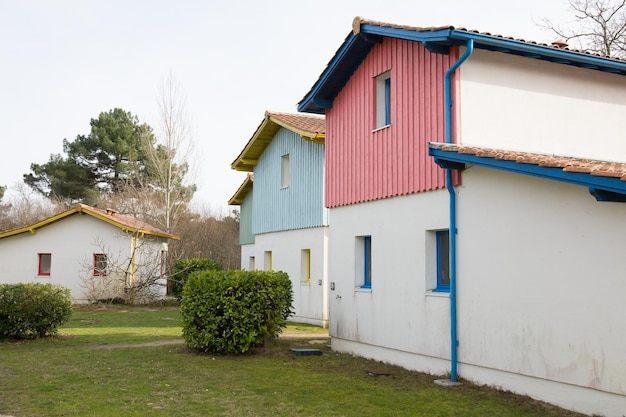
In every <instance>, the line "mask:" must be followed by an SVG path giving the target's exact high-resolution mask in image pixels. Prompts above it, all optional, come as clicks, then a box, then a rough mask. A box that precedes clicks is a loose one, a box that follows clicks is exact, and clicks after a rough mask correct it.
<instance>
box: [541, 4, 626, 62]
mask: <svg viewBox="0 0 626 417" xmlns="http://www.w3.org/2000/svg"><path fill="white" fill-rule="evenodd" d="M569 9H570V10H571V12H572V14H573V15H574V21H573V22H572V23H571V24H570V25H567V27H565V28H564V27H562V26H561V25H558V24H555V23H554V22H553V21H552V20H550V19H548V18H543V19H541V21H540V22H539V23H538V25H539V26H541V27H544V28H546V29H549V30H550V31H552V32H553V33H554V34H555V35H557V36H558V37H560V38H561V39H563V40H564V41H565V42H566V43H569V44H571V43H574V45H571V46H573V47H575V48H577V49H580V50H583V51H586V52H589V53H593V54H599V55H605V56H612V57H616V58H625V57H626V0H619V1H615V0H569Z"/></svg>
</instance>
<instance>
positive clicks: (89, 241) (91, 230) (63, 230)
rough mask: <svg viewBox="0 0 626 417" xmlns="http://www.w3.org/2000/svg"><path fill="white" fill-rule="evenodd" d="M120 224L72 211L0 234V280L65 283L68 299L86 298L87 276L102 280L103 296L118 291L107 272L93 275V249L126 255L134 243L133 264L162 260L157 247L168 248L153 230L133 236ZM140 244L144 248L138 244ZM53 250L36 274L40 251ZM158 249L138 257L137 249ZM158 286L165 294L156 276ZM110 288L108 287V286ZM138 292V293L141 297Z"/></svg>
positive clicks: (112, 257) (109, 255)
mask: <svg viewBox="0 0 626 417" xmlns="http://www.w3.org/2000/svg"><path fill="white" fill-rule="evenodd" d="M134 236H135V235H134V234H133V233H125V232H123V231H122V229H120V228H119V227H116V226H114V225H112V224H110V223H107V222H105V221H102V220H99V219H97V218H95V217H92V216H89V215H83V214H79V213H77V214H73V215H70V216H67V217H64V218H62V219H60V220H58V221H54V222H51V223H49V224H46V225H44V226H42V227H38V228H36V229H34V233H29V232H26V233H20V234H16V235H13V236H8V237H4V238H2V239H0V283H3V284H7V283H21V282H23V283H26V282H31V283H32V282H36V283H43V284H55V285H61V286H63V287H66V288H69V289H70V292H71V297H72V301H73V302H75V303H84V302H88V301H90V300H89V298H90V296H89V294H88V290H87V289H86V288H85V282H86V281H85V278H87V279H91V278H97V279H96V280H95V281H96V282H97V281H98V280H100V279H101V280H102V286H101V287H100V288H102V289H104V288H105V287H108V290H110V291H112V292H109V293H107V294H105V293H104V292H103V293H102V295H103V297H109V298H110V297H114V296H118V295H119V291H120V289H119V288H115V289H113V288H111V284H110V280H109V281H105V280H107V278H112V277H111V276H109V277H93V268H94V265H93V262H94V261H93V259H94V254H99V253H103V252H105V253H106V254H107V258H108V262H109V263H110V262H112V261H114V260H117V261H119V262H122V261H130V258H131V257H132V253H133V245H135V248H136V251H135V253H136V258H135V264H136V265H144V264H146V263H148V262H152V263H154V262H157V263H158V262H160V258H159V257H160V253H161V251H167V240H166V239H164V238H157V237H153V236H144V237H142V238H137V239H136V241H135V242H133V240H134ZM139 246H142V249H141V250H139V249H137V248H138V247H139ZM47 253H49V254H51V265H50V275H49V276H40V275H38V268H39V263H38V262H39V254H47ZM142 253H143V254H157V255H156V256H157V257H156V259H141V258H140V254H142ZM158 284H160V285H158V287H157V288H153V289H152V291H157V292H160V293H162V295H165V291H166V285H165V284H166V283H165V279H161V280H159V282H158ZM107 292H108V291H107ZM140 296H141V294H138V297H140Z"/></svg>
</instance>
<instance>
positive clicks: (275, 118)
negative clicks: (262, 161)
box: [231, 111, 326, 172]
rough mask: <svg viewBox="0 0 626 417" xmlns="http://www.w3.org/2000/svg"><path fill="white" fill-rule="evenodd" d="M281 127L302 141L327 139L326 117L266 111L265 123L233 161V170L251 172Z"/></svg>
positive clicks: (319, 141)
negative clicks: (298, 136)
mask: <svg viewBox="0 0 626 417" xmlns="http://www.w3.org/2000/svg"><path fill="white" fill-rule="evenodd" d="M281 127H284V128H285V129H289V130H291V131H292V132H295V133H297V134H298V135H300V136H302V139H305V140H311V141H313V142H315V143H324V140H325V138H326V121H325V119H324V117H320V116H311V115H310V114H293V113H279V112H270V111H266V112H265V117H264V118H263V121H262V122H261V124H260V125H259V127H257V129H256V131H255V132H254V135H252V137H251V138H250V140H249V141H248V143H247V144H246V146H245V147H244V149H243V150H242V151H241V153H240V154H239V156H238V157H237V159H235V160H234V161H233V163H232V164H231V168H232V169H235V170H237V171H249V172H251V171H252V170H253V169H254V166H255V165H256V163H257V161H258V160H259V157H260V156H261V154H263V151H265V148H267V146H268V145H269V144H270V142H271V141H272V139H274V136H275V135H276V133H277V132H278V130H279V129H280V128H281Z"/></svg>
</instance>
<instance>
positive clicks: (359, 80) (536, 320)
mask: <svg viewBox="0 0 626 417" xmlns="http://www.w3.org/2000/svg"><path fill="white" fill-rule="evenodd" d="M298 111H301V112H307V113H314V114H324V115H325V116H326V155H325V167H326V170H325V184H326V185H325V204H326V207H327V208H328V209H329V216H330V219H331V222H330V233H329V246H330V249H331V250H330V252H329V253H330V257H329V281H330V282H329V284H330V297H329V304H330V307H329V308H330V323H329V332H330V335H331V337H332V348H333V349H334V350H337V351H341V352H348V353H352V354H358V355H361V356H365V357H369V358H373V359H376V360H380V361H384V362H389V363H395V364H398V365H402V366H404V367H406V368H409V369H414V370H419V371H426V372H430V373H433V374H437V375H444V374H449V375H450V380H449V381H441V382H442V383H456V382H458V380H457V378H460V379H465V380H471V381H474V382H477V383H480V384H488V385H493V386H497V387H500V388H502V389H505V390H510V391H514V392H517V393H522V394H526V395H530V396H532V397H534V398H538V399H541V400H544V401H548V402H551V403H554V404H557V405H560V406H562V407H565V408H569V409H574V410H578V411H581V412H585V413H588V414H600V415H605V416H606V417H618V416H619V417H621V416H622V415H623V414H624V412H625V410H626V378H625V377H624V376H625V375H626V348H625V346H626V332H624V329H625V328H626V303H625V302H624V297H625V295H626V272H625V271H626V257H625V256H624V253H625V252H626V204H624V202H626V181H625V180H626V164H624V162H626V140H624V135H625V132H626V117H625V115H626V61H623V60H619V59H612V58H608V57H600V56H596V55H590V54H586V53H582V52H578V51H573V50H569V49H563V46H562V45H543V44H537V43H534V42H527V41H524V40H517V39H512V38H506V37H502V36H499V35H491V34H488V33H480V32H476V31H470V30H465V29H457V28H454V27H426V28H419V27H411V26H404V25H397V24H391V23H383V22H377V21H371V20H366V19H362V18H356V19H355V20H354V23H353V28H352V31H351V32H350V33H349V34H348V36H347V37H346V39H345V41H344V42H343V44H342V45H341V46H340V47H339V49H338V50H337V52H336V54H335V55H334V57H333V58H332V59H331V60H330V62H329V63H328V65H327V66H326V68H325V69H324V70H323V72H322V74H321V75H320V77H319V79H318V80H317V81H316V82H315V84H314V85H313V86H312V88H311V89H310V91H309V92H308V93H307V94H306V95H305V96H304V98H303V99H302V100H301V102H300V103H299V105H298ZM255 197H256V194H255Z"/></svg>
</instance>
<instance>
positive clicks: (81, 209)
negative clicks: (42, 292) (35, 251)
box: [0, 203, 180, 240]
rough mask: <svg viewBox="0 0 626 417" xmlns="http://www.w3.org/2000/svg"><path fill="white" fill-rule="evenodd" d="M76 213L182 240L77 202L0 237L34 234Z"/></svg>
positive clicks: (118, 225)
mask: <svg viewBox="0 0 626 417" xmlns="http://www.w3.org/2000/svg"><path fill="white" fill-rule="evenodd" d="M75 214H86V215H89V216H92V217H95V218H96V219H99V220H102V221H105V222H107V223H109V224H112V225H113V226H116V227H119V228H120V229H122V230H124V231H128V232H133V233H142V234H146V235H152V236H157V237H162V238H165V239H173V240H180V238H179V237H178V236H174V235H172V234H170V233H167V232H165V231H163V230H161V229H159V228H156V227H153V226H150V225H149V224H147V223H144V222H141V221H139V220H137V219H135V218H133V217H128V216H123V215H120V214H117V213H116V212H115V211H113V210H101V209H98V208H95V207H90V206H87V205H85V204H80V203H79V204H76V205H75V206H74V207H73V208H71V209H69V210H66V211H64V212H62V213H59V214H56V215H54V216H52V217H48V218H47V219H44V220H41V221H40V222H37V223H35V224H32V225H29V226H24V227H20V228H17V229H13V230H9V231H6V232H3V233H0V239H2V238H4V237H9V236H14V235H19V234H21V233H26V232H29V233H32V234H34V233H36V232H37V229H39V228H40V227H44V226H47V225H49V224H51V223H54V222H57V221H59V220H62V219H64V218H66V217H68V216H72V215H75Z"/></svg>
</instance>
